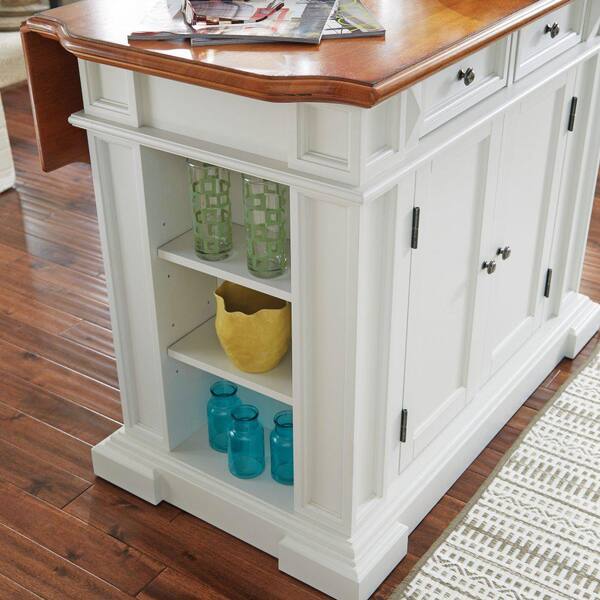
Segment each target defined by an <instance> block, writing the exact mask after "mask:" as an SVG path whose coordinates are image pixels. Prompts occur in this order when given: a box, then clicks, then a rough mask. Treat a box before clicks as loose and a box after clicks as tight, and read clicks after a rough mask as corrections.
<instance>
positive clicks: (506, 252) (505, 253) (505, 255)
mask: <svg viewBox="0 0 600 600" xmlns="http://www.w3.org/2000/svg"><path fill="white" fill-rule="evenodd" d="M496 254H497V255H498V256H501V257H502V260H507V259H509V258H510V255H511V254H512V250H511V247H510V246H504V248H498V250H497V251H496Z"/></svg>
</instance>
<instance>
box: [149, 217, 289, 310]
mask: <svg viewBox="0 0 600 600" xmlns="http://www.w3.org/2000/svg"><path fill="white" fill-rule="evenodd" d="M158 256H159V257H160V258H162V259H164V260H168V261H169V262H172V263H175V264H178V265H182V266H184V267H188V268H189V269H194V270H196V271H201V272H202V273H207V274H208V275H212V276H213V277H218V278H219V279H225V280H227V281H232V282H233V283H238V284H239V285H243V286H245V287H247V288H251V289H253V290H257V291H259V292H263V293H265V294H269V295H270V296H275V297H276V298H281V299H282V300H286V301H287V302H291V301H292V291H291V290H292V286H291V278H290V271H289V269H288V270H287V272H286V273H284V274H283V275H280V276H279V277H275V278H273V279H259V278H258V277H254V276H253V275H251V274H250V272H249V271H248V267H247V265H246V231H245V229H244V227H242V226H241V225H235V224H234V225H233V251H232V253H231V256H230V257H229V258H227V259H225V260H219V261H215V262H211V261H206V260H202V259H201V258H198V257H197V256H196V253H195V252H194V233H193V231H192V230H191V229H190V231H188V232H186V233H184V234H183V235H180V236H179V237H177V238H175V239H174V240H171V241H170V242H169V243H168V244H165V245H164V246H162V247H160V248H159V249H158Z"/></svg>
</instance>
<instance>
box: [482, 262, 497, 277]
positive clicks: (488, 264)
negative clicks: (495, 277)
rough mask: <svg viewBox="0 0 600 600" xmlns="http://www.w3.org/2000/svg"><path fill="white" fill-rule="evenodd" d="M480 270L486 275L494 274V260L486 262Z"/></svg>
mask: <svg viewBox="0 0 600 600" xmlns="http://www.w3.org/2000/svg"><path fill="white" fill-rule="evenodd" d="M481 268H482V269H483V270H484V271H487V273H488V275H492V273H495V272H496V261H495V260H486V261H485V262H484V263H483V265H481Z"/></svg>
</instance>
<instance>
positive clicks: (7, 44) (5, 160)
mask: <svg viewBox="0 0 600 600" xmlns="http://www.w3.org/2000/svg"><path fill="white" fill-rule="evenodd" d="M25 79H26V75H25V64H24V60H23V51H22V49H21V38H20V35H19V32H17V31H9V32H2V33H0V90H2V89H3V88H5V87H7V86H9V85H13V84H14V83H18V82H19V81H25ZM14 183H15V169H14V166H13V160H12V154H11V151H10V143H9V140H8V132H7V130H6V120H5V118H4V109H3V107H2V98H1V96H0V192H3V191H4V190H7V189H8V188H10V187H12V186H13V185H14Z"/></svg>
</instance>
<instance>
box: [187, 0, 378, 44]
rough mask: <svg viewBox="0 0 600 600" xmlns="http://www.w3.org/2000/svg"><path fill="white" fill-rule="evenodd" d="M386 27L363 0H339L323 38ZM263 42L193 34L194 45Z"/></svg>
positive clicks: (373, 32) (370, 33)
mask: <svg viewBox="0 0 600 600" xmlns="http://www.w3.org/2000/svg"><path fill="white" fill-rule="evenodd" d="M384 35H385V29H384V28H383V27H382V26H381V24H380V23H379V22H378V21H377V20H376V19H375V17H374V16H373V14H372V13H371V11H370V10H369V9H368V8H367V7H366V6H365V5H364V4H363V3H362V2H361V0H339V2H338V7H337V9H336V10H335V12H334V13H333V14H332V15H331V18H330V19H329V21H327V25H325V29H324V30H323V36H322V39H335V38H355V37H371V36H384ZM257 42H258V43H263V40H255V39H248V40H247V39H244V40H240V39H235V38H233V39H232V38H227V39H219V40H215V39H214V38H205V37H203V36H202V33H201V31H198V33H196V34H195V35H193V36H192V46H215V45H219V46H224V45H230V44H248V43H257Z"/></svg>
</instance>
